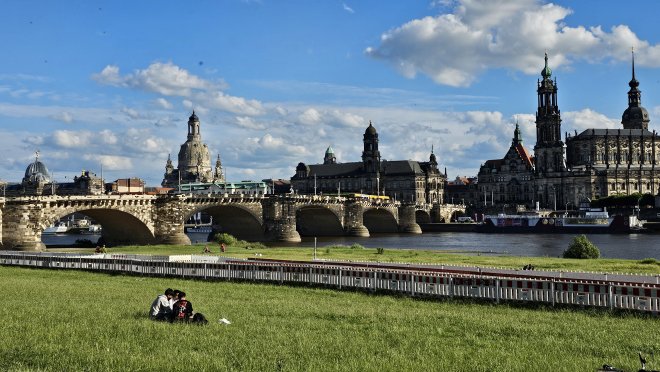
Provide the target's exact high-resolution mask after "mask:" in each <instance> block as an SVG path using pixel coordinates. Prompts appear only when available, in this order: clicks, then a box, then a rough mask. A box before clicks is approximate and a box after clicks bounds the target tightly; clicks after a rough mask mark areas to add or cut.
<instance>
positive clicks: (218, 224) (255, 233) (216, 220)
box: [182, 204, 265, 241]
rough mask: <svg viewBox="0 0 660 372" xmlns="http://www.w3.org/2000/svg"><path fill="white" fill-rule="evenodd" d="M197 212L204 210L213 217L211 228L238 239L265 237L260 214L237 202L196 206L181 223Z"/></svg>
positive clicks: (259, 239)
mask: <svg viewBox="0 0 660 372" xmlns="http://www.w3.org/2000/svg"><path fill="white" fill-rule="evenodd" d="M197 212H204V213H206V214H208V215H210V216H211V217H213V230H214V231H215V232H225V233H227V234H231V235H233V236H235V237H236V238H238V239H241V240H248V241H261V240H264V239H265V236H264V227H263V222H262V218H261V216H257V215H256V214H255V213H254V212H253V211H251V210H250V209H248V208H246V207H244V206H242V205H239V204H217V205H207V206H202V207H197V208H195V209H194V210H192V211H190V212H189V213H188V214H187V215H186V216H185V218H184V219H183V221H182V223H185V222H186V221H187V220H188V219H189V218H190V217H191V216H193V215H194V214H195V213H197Z"/></svg>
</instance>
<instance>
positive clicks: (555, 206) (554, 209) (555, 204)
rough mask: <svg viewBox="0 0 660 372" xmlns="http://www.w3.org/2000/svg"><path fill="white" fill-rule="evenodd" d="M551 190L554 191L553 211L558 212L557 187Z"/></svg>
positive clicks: (552, 187)
mask: <svg viewBox="0 0 660 372" xmlns="http://www.w3.org/2000/svg"><path fill="white" fill-rule="evenodd" d="M550 189H552V201H553V208H552V210H553V211H556V210H557V188H556V187H555V185H552V186H550Z"/></svg>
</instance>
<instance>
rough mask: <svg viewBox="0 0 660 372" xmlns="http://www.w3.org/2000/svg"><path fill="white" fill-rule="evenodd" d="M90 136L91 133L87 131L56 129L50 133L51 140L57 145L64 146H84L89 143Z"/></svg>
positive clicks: (80, 147) (91, 136)
mask: <svg viewBox="0 0 660 372" xmlns="http://www.w3.org/2000/svg"><path fill="white" fill-rule="evenodd" d="M92 138H93V135H92V133H91V132H87V131H80V132H76V131H71V130H56V131H54V132H53V134H52V139H53V142H54V143H55V144H56V145H57V146H61V147H65V148H78V149H82V148H85V147H87V146H88V145H89V144H90V142H91V141H92Z"/></svg>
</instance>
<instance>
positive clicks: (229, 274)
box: [227, 264, 231, 281]
mask: <svg viewBox="0 0 660 372" xmlns="http://www.w3.org/2000/svg"><path fill="white" fill-rule="evenodd" d="M227 280H228V281H231V264H227Z"/></svg>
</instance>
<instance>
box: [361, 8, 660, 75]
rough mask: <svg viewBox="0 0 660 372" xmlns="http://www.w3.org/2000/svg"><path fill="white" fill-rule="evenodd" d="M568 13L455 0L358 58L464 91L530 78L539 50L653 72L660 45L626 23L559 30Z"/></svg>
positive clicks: (565, 60)
mask: <svg viewBox="0 0 660 372" xmlns="http://www.w3.org/2000/svg"><path fill="white" fill-rule="evenodd" d="M571 12H572V11H571V10H570V9H568V8H565V7H562V6H559V5H555V4H542V3H541V2H540V1H538V0H520V1H509V0H460V1H458V2H457V5H456V6H455V7H454V8H453V9H452V11H451V12H449V13H444V14H440V15H437V16H427V17H424V18H421V19H414V20H411V21H409V22H407V23H405V24H403V25H401V26H399V27H397V28H394V29H392V30H389V31H387V32H385V33H384V34H382V36H381V40H380V45H378V46H376V47H369V48H367V49H366V50H365V53H366V54H367V55H369V56H371V57H373V58H376V59H381V60H384V61H387V62H389V63H391V64H392V65H393V66H394V67H395V68H396V69H398V71H399V72H400V73H401V74H402V75H404V76H405V77H408V78H413V77H415V76H416V75H417V74H420V73H421V74H424V75H427V76H429V77H430V78H431V79H433V80H434V81H435V82H436V83H438V84H443V85H449V86H455V87H461V86H469V85H470V84H471V83H473V82H474V80H475V79H476V78H477V77H478V76H479V74H481V73H483V72H484V71H486V70H488V69H497V68H505V69H510V70H514V71H522V72H524V73H526V74H533V73H538V72H539V71H540V67H542V63H543V60H542V56H543V53H544V50H549V58H550V64H551V66H552V67H560V66H563V65H567V64H570V63H571V62H572V61H574V60H585V61H587V62H598V61H602V60H604V59H605V60H606V59H611V60H616V61H623V60H629V58H630V46H631V45H634V46H635V50H636V54H635V57H636V62H637V61H639V63H640V65H645V66H653V67H658V66H660V45H659V44H655V45H651V44H650V43H649V42H647V41H644V40H640V39H639V38H638V37H637V36H636V35H635V33H634V32H633V31H632V30H630V28H629V27H628V26H626V25H618V26H614V27H612V28H611V30H610V31H609V32H608V31H605V30H603V29H602V28H601V27H600V26H591V27H587V26H581V25H580V26H576V27H571V26H568V25H566V23H565V19H566V17H567V16H568V15H570V14H571Z"/></svg>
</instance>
